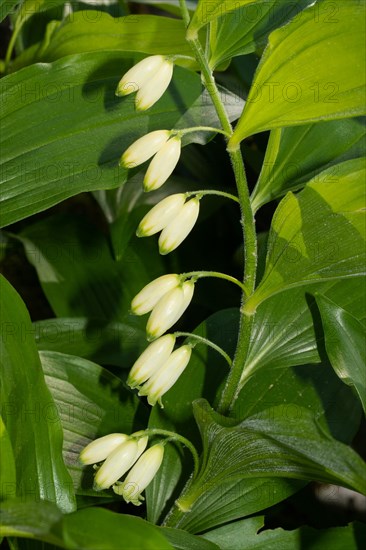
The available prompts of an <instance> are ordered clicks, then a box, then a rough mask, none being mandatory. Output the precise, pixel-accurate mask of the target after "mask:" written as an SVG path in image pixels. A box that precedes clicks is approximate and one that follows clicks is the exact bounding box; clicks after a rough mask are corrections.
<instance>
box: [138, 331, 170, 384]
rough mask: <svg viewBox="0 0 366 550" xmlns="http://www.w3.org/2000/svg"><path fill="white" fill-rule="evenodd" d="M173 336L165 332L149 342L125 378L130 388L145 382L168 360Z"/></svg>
mask: <svg viewBox="0 0 366 550" xmlns="http://www.w3.org/2000/svg"><path fill="white" fill-rule="evenodd" d="M174 344H175V336H173V334H166V335H165V336H162V337H161V338H158V339H157V340H155V342H153V343H152V344H150V345H149V346H148V347H147V348H146V349H145V351H144V352H143V353H142V354H141V355H140V357H139V358H138V359H137V361H136V362H135V364H134V365H133V367H132V369H131V371H130V373H129V375H128V379H127V384H128V385H129V386H130V387H131V388H136V387H138V386H140V385H141V384H143V382H146V380H147V379H148V378H150V376H152V375H153V374H155V372H157V371H158V370H159V369H160V367H162V366H163V365H164V363H165V362H166V361H167V360H168V358H169V356H170V354H171V353H172V351H173V348H174Z"/></svg>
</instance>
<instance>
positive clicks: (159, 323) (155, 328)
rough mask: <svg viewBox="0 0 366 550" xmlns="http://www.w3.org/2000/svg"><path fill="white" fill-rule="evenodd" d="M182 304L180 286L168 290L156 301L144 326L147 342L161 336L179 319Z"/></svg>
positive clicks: (182, 296) (182, 295) (182, 298)
mask: <svg viewBox="0 0 366 550" xmlns="http://www.w3.org/2000/svg"><path fill="white" fill-rule="evenodd" d="M183 303H184V292H183V288H182V286H178V287H176V288H173V289H172V290H169V292H167V293H166V294H164V296H163V297H162V298H161V299H160V300H159V301H158V303H157V304H156V306H155V307H154V309H153V310H152V312H151V314H150V317H149V319H148V321H147V325H146V334H147V339H148V340H155V338H159V336H162V335H163V334H164V332H166V331H167V330H169V329H170V327H171V326H173V325H174V323H176V321H177V320H178V319H179V317H180V315H179V312H180V311H181V310H182V307H183Z"/></svg>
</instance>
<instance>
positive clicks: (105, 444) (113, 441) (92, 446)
mask: <svg viewBox="0 0 366 550" xmlns="http://www.w3.org/2000/svg"><path fill="white" fill-rule="evenodd" d="M127 439H129V436H128V435H126V434H118V433H114V434H109V435H105V436H103V437H99V438H98V439H95V440H94V441H92V442H91V443H89V445H87V446H86V447H85V449H83V450H82V451H81V453H80V457H79V460H80V462H81V463H82V464H85V465H87V464H96V463H97V462H102V460H105V459H106V458H107V456H108V455H110V454H111V453H112V452H113V451H114V449H116V448H117V447H119V445H121V443H124V442H125V441H127Z"/></svg>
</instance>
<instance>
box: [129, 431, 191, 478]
mask: <svg viewBox="0 0 366 550" xmlns="http://www.w3.org/2000/svg"><path fill="white" fill-rule="evenodd" d="M135 435H138V436H139V437H144V436H145V435H164V436H167V437H169V439H170V440H172V441H179V442H180V443H182V444H183V445H184V446H185V447H187V449H189V451H190V452H191V454H192V457H193V462H194V477H196V475H197V474H198V470H199V466H200V459H199V456H198V453H197V451H196V447H195V446H194V445H193V443H191V442H190V441H189V439H187V438H186V437H183V436H182V435H179V434H177V433H175V432H171V431H169V430H160V429H158V428H147V429H146V430H142V431H141V435H140V432H138V434H135Z"/></svg>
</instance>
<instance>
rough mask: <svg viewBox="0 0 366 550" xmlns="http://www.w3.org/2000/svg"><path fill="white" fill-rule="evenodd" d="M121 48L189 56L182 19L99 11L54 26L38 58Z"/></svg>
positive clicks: (55, 57) (71, 16)
mask: <svg viewBox="0 0 366 550" xmlns="http://www.w3.org/2000/svg"><path fill="white" fill-rule="evenodd" d="M106 50H114V51H117V50H118V51H120V52H121V53H122V54H123V55H124V56H126V53H127V52H139V53H145V54H151V55H155V54H166V55H174V54H179V55H184V56H189V57H192V50H191V48H190V46H189V44H188V42H187V41H186V40H185V29H184V24H183V21H182V20H179V19H172V18H170V17H163V16H161V15H159V16H158V15H136V14H134V15H128V16H125V17H117V18H114V17H111V16H110V15H109V14H108V13H103V12H101V11H98V12H97V11H93V10H91V11H79V12H76V13H73V14H71V15H69V16H68V17H67V18H66V19H65V20H64V21H63V22H62V24H61V25H60V26H59V27H58V28H57V30H56V31H55V33H54V34H53V36H52V41H51V43H50V45H49V46H48V48H46V50H45V51H42V52H41V54H40V55H39V56H38V57H39V59H37V60H40V61H55V60H56V59H59V58H60V57H64V56H66V55H71V54H75V53H83V52H91V51H106Z"/></svg>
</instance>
